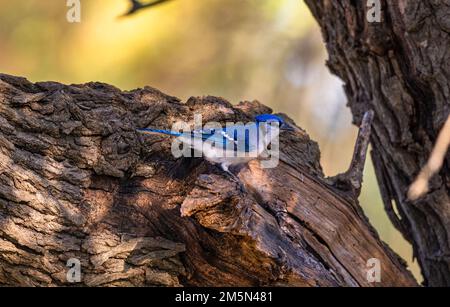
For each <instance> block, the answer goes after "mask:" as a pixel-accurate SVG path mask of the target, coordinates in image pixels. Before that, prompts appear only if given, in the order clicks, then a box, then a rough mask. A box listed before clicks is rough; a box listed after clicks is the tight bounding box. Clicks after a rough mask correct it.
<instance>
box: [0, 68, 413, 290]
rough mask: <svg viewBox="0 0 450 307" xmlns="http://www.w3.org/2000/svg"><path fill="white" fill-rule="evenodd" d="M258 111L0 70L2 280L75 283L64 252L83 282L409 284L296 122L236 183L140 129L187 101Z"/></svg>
mask: <svg viewBox="0 0 450 307" xmlns="http://www.w3.org/2000/svg"><path fill="white" fill-rule="evenodd" d="M267 112H270V109H269V108H267V107H265V106H263V105H261V104H260V103H258V102H256V101H254V102H242V103H240V104H238V105H236V106H233V105H231V104H230V103H229V102H227V101H225V100H223V99H221V98H216V97H202V98H191V99H189V100H188V101H187V102H186V103H182V102H180V101H179V100H178V99H177V98H174V97H171V96H167V95H165V94H163V93H161V92H160V91H158V90H156V89H153V88H150V87H146V88H144V89H137V90H133V91H125V92H122V91H120V90H118V89H117V88H115V87H112V86H110V85H107V84H101V83H88V84H84V85H70V86H67V85H63V84H59V83H55V82H44V83H36V84H33V83H30V82H28V81H27V80H26V79H23V78H18V77H13V76H8V75H2V74H0V285H21V286H25V285H27V286H28V285H32V286H37V285H38V286H48V285H56V286H61V285H71V284H70V283H68V281H67V280H66V273H67V271H68V269H69V268H68V267H66V263H67V260H68V259H70V258H77V259H79V260H80V261H81V270H82V279H81V284H82V285H88V286H113V285H115V286H117V285H122V286H130V285H134V286H140V285H165V286H179V285H189V286H236V285H239V286H256V285H290V286H338V285H339V286H380V285H381V286H391V285H393V286H405V285H406V286H411V285H415V281H414V279H413V277H412V275H411V274H410V273H409V271H407V270H406V269H405V264H404V263H403V261H402V260H401V259H399V258H398V256H396V255H395V254H394V253H393V252H392V251H391V250H390V249H389V248H388V247H387V246H386V245H384V244H383V243H382V242H381V241H380V239H379V238H378V235H377V234H376V233H375V231H374V230H373V229H372V227H371V226H370V225H369V224H368V221H367V220H366V218H365V217H364V215H363V214H362V211H361V209H360V207H359V205H358V203H357V200H355V199H353V200H352V199H349V198H348V197H346V194H345V192H344V191H339V190H337V189H336V188H334V187H333V186H331V185H329V184H327V181H326V180H325V179H324V178H323V174H322V170H321V167H320V164H319V149H318V146H317V144H316V143H315V142H314V141H312V140H310V138H309V137H308V135H307V134H306V132H304V131H303V130H301V129H299V130H298V131H297V132H289V133H288V134H286V135H284V136H282V138H281V140H280V142H281V146H280V147H281V149H282V153H281V161H280V164H279V166H278V167H277V168H274V169H263V168H261V166H260V162H259V161H252V162H251V163H250V164H249V165H248V167H244V168H243V169H242V170H240V171H239V173H238V176H239V177H240V179H241V180H242V182H243V183H244V184H245V186H246V189H245V191H242V190H241V189H239V187H238V186H237V184H236V183H235V182H233V181H230V180H229V179H228V178H227V177H226V176H224V174H223V173H222V172H221V171H220V170H219V169H218V168H217V167H215V166H212V165H210V164H208V163H206V162H205V161H204V160H202V159H201V158H195V159H194V158H180V159H175V158H173V156H172V155H171V152H170V146H171V142H170V140H169V139H167V138H165V137H161V136H153V135H150V136H149V135H141V134H139V133H137V132H136V128H142V127H147V126H152V127H166V128H169V127H171V125H172V123H173V122H175V121H177V120H185V121H187V122H192V120H193V114H194V113H200V114H202V116H203V120H204V122H208V121H212V120H214V121H221V122H224V121H243V122H246V121H249V120H251V119H252V118H253V116H254V115H255V114H260V113H267ZM347 196H348V195H347ZM374 257H375V258H378V259H380V261H381V264H382V266H381V270H382V272H381V274H382V275H381V276H382V280H381V283H375V284H373V283H369V282H368V281H367V278H366V272H367V268H366V262H367V260H368V259H369V258H374Z"/></svg>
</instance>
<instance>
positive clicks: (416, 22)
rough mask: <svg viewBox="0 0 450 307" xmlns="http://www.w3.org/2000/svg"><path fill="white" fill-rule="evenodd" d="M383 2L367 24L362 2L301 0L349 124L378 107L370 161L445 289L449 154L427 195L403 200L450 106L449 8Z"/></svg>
mask: <svg viewBox="0 0 450 307" xmlns="http://www.w3.org/2000/svg"><path fill="white" fill-rule="evenodd" d="M380 2H381V4H382V21H381V22H380V23H376V22H375V23H369V22H367V18H366V13H367V11H368V8H367V3H368V2H367V1H351V0H306V3H307V4H308V5H309V7H310V8H311V11H312V13H313V15H314V16H315V18H316V19H317V21H318V23H319V25H320V27H321V28H322V31H323V36H324V40H325V42H326V45H327V49H328V53H329V61H328V66H329V67H330V69H331V70H332V71H333V72H334V73H335V74H337V75H338V76H339V77H341V78H342V79H343V80H344V82H345V91H346V93H347V97H348V101H349V106H350V108H351V109H352V112H353V116H354V121H355V122H356V123H358V122H359V121H360V118H361V116H362V114H363V113H364V111H366V110H369V109H373V110H374V111H375V114H376V119H375V123H374V125H373V132H374V133H373V134H372V137H371V143H372V145H373V150H372V159H373V162H374V166H375V170H376V173H377V178H378V181H379V185H380V189H381V193H382V196H383V200H384V203H385V209H386V211H387V213H388V215H389V217H390V219H391V221H392V222H393V224H394V225H395V226H396V227H397V228H398V229H399V230H400V231H401V232H402V233H403V235H404V236H405V238H406V239H407V240H409V241H410V242H412V243H413V247H414V251H415V255H416V257H417V259H418V260H419V263H420V266H421V268H422V273H423V275H424V278H425V284H427V285H430V286H444V285H445V286H450V239H449V238H450V199H449V188H450V176H449V174H450V172H449V169H450V167H449V165H450V164H449V162H450V155H448V154H447V157H446V161H445V163H444V166H443V168H442V169H441V171H440V173H439V174H438V175H436V176H434V177H433V179H432V181H431V182H430V192H429V193H428V194H427V195H426V196H425V197H423V198H422V199H420V200H418V201H416V202H409V201H408V200H407V197H406V192H407V190H408V186H409V185H410V184H411V183H412V182H413V180H414V177H415V176H416V175H417V174H418V173H419V171H420V168H421V167H422V166H423V165H424V164H425V163H426V160H427V158H428V156H429V155H430V153H431V150H432V147H433V144H434V142H435V140H436V137H437V135H438V133H439V131H440V129H441V128H442V126H443V124H444V122H445V120H446V119H447V116H448V114H449V111H450V103H449V101H450V52H449V51H450V5H449V1H431V0H398V1H380ZM394 207H396V208H395V209H394Z"/></svg>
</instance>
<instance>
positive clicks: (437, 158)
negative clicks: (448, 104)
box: [408, 115, 450, 201]
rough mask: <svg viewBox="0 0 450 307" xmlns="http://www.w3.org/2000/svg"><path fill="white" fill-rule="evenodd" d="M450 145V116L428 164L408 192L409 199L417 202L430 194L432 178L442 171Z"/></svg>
mask: <svg viewBox="0 0 450 307" xmlns="http://www.w3.org/2000/svg"><path fill="white" fill-rule="evenodd" d="M449 145H450V115H449V116H448V118H447V121H446V122H445V124H444V127H443V128H442V129H441V132H440V133H439V136H438V138H437V140H436V144H435V145H434V148H433V151H432V152H431V155H430V158H429V159H428V162H427V164H425V166H424V167H423V168H422V170H421V171H420V173H419V175H418V176H417V178H416V180H415V181H414V182H413V183H412V184H411V186H410V187H409V190H408V199H409V200H412V201H414V200H416V199H418V198H419V197H422V196H423V195H424V194H426V193H427V192H428V189H429V187H428V185H429V182H430V179H431V177H433V175H434V174H436V173H437V172H439V170H440V169H441V167H442V165H443V163H444V159H445V155H446V153H447V150H448V147H449Z"/></svg>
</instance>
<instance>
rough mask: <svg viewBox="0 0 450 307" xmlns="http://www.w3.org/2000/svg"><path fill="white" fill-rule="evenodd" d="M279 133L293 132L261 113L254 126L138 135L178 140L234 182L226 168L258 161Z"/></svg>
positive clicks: (283, 123)
mask: <svg viewBox="0 0 450 307" xmlns="http://www.w3.org/2000/svg"><path fill="white" fill-rule="evenodd" d="M280 130H289V131H293V130H294V129H293V128H292V127H291V126H289V125H288V124H287V123H286V122H285V121H284V120H283V119H282V118H281V117H280V116H277V115H273V114H262V115H258V116H256V117H255V122H254V123H249V124H246V125H231V126H230V125H227V126H226V127H225V128H220V129H214V128H212V129H203V130H194V131H188V132H177V131H170V130H163V129H153V128H143V129H138V131H139V132H143V133H150V134H164V135H170V136H174V137H177V138H178V139H179V140H180V141H181V142H182V143H183V144H186V145H187V146H188V147H189V148H192V149H194V150H196V151H198V152H201V153H202V156H203V157H204V158H205V159H206V160H207V161H209V162H212V163H214V164H219V165H220V166H221V168H222V170H224V171H225V172H226V173H228V174H229V175H230V176H231V177H232V178H233V179H235V180H236V181H239V180H238V179H237V177H236V176H235V175H234V174H233V173H232V172H230V170H229V167H230V166H233V165H242V164H245V163H247V162H249V161H251V160H254V159H256V158H258V157H259V156H260V155H261V153H262V152H263V151H264V150H265V149H267V146H268V145H270V144H271V142H272V141H273V140H274V139H275V138H276V137H278V134H279V131H280Z"/></svg>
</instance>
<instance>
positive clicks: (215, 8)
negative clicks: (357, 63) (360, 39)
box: [0, 0, 422, 281]
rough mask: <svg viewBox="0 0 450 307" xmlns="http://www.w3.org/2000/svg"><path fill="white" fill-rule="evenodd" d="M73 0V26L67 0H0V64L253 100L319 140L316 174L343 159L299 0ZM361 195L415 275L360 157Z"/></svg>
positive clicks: (343, 114) (311, 26)
mask: <svg viewBox="0 0 450 307" xmlns="http://www.w3.org/2000/svg"><path fill="white" fill-rule="evenodd" d="M81 5H82V6H81V22H80V23H69V22H68V21H67V19H66V13H67V11H68V9H69V8H68V7H67V6H66V1H61V0H46V1H42V0H23V1H8V0H0V72H2V73H8V74H13V75H19V76H24V77H26V78H28V79H29V80H31V81H34V82H36V81H47V80H53V81H59V82H63V83H69V84H70V83H84V82H88V81H102V82H107V83H110V84H113V85H115V86H117V87H119V88H121V89H133V88H137V87H143V86H144V85H150V86H153V87H156V88H158V89H160V90H162V91H163V92H165V93H167V94H170V95H173V96H177V97H179V98H181V99H183V100H186V99H187V98H189V97H190V96H200V95H214V96H222V97H224V98H225V99H227V100H229V101H231V102H233V103H238V102H239V101H241V100H253V99H257V100H259V101H260V102H262V103H264V104H266V105H269V106H270V107H272V108H273V109H274V111H275V112H284V113H286V114H288V115H289V116H290V117H291V118H293V119H294V120H295V121H296V122H297V124H298V125H299V126H301V127H302V128H304V129H306V130H307V131H308V133H309V134H310V136H311V137H312V138H313V139H314V140H316V141H317V142H318V143H319V145H320V149H321V152H322V166H323V168H324V171H325V174H326V175H328V176H331V175H334V174H337V173H340V172H343V171H345V170H346V168H347V167H348V164H349V163H350V160H351V156H352V150H353V144H354V141H355V138H356V134H357V128H356V127H354V126H352V125H351V114H350V111H349V109H348V108H347V107H346V106H345V104H346V98H345V95H344V93H343V89H342V82H341V81H340V80H339V79H337V78H336V77H334V76H332V75H331V74H330V73H329V71H328V70H327V69H326V67H325V61H326V58H327V54H326V51H325V49H324V45H323V42H322V38H321V35H320V29H319V28H318V26H317V24H316V23H315V21H314V20H313V18H312V16H311V14H310V12H309V11H308V9H307V7H306V5H305V4H304V3H303V1H301V0H197V1H192V0H190V1H187V0H173V1H169V2H167V3H165V4H161V5H158V6H155V7H153V8H150V9H145V10H142V11H140V12H138V13H137V14H135V15H132V16H130V17H123V18H119V16H120V15H122V14H123V13H124V12H126V11H127V10H128V8H129V3H128V1H126V0H107V1H105V0H102V1H98V0H81ZM360 200H361V204H362V206H363V208H364V211H365V212H366V215H367V216H368V217H369V219H370V221H371V223H372V224H373V225H374V226H375V228H376V229H377V230H378V232H379V234H380V236H381V237H382V239H383V240H384V241H385V242H387V243H388V244H389V245H390V246H391V247H392V248H393V249H394V250H395V251H396V252H397V253H398V254H400V255H401V256H402V257H403V258H404V259H405V260H406V261H407V262H408V264H409V266H410V269H411V271H412V272H413V273H414V275H415V276H416V277H417V278H418V280H419V281H421V280H422V278H421V276H420V270H419V268H418V265H417V263H416V262H413V260H412V248H411V246H410V245H409V244H408V243H407V242H406V241H405V240H404V239H403V238H402V236H401V235H400V234H399V233H398V232H397V231H396V230H395V229H394V228H393V226H392V224H391V223H390V221H389V220H388V218H387V215H386V213H385V212H384V210H383V205H382V202H381V199H380V196H379V191H378V187H377V183H376V178H375V175H374V171H373V167H372V163H371V161H368V162H367V165H366V170H365V177H364V188H363V191H362V196H361V198H360Z"/></svg>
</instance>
